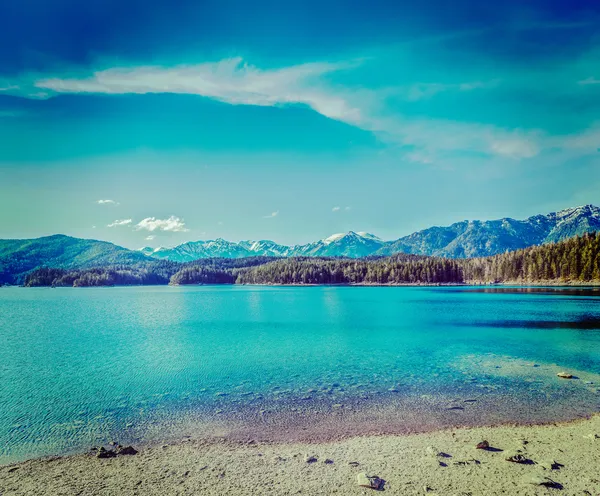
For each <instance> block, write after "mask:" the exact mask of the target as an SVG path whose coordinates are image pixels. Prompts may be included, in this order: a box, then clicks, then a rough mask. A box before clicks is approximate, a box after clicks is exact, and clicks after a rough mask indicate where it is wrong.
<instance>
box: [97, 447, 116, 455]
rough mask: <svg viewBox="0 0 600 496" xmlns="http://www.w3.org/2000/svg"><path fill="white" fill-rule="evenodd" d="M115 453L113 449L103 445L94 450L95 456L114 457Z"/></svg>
mask: <svg viewBox="0 0 600 496" xmlns="http://www.w3.org/2000/svg"><path fill="white" fill-rule="evenodd" d="M115 456H117V454H116V453H115V452H114V451H113V450H107V449H105V448H104V446H100V447H99V448H98V449H97V450H96V458H114V457H115Z"/></svg>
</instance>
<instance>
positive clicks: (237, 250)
mask: <svg viewBox="0 0 600 496" xmlns="http://www.w3.org/2000/svg"><path fill="white" fill-rule="evenodd" d="M591 231H600V208H598V207H596V206H594V205H581V206H579V207H571V208H565V209H563V210H560V211H558V212H553V213H549V214H545V215H544V214H538V215H534V216H532V217H529V218H528V219H525V220H515V219H511V218H510V217H504V218H502V219H498V220H488V221H481V220H465V221H461V222H456V223H454V224H452V225H450V226H447V227H431V228H429V229H425V230H423V231H418V232H415V233H412V234H410V235H409V236H404V237H402V238H400V239H397V240H395V241H387V242H386V241H383V240H382V239H381V238H379V237H377V236H375V235H374V234H371V233H368V232H364V231H348V232H345V233H336V234H332V235H331V236H328V237H326V238H324V239H321V240H318V241H315V242H312V243H307V244H303V245H294V246H288V245H280V244H278V243H276V242H274V241H271V240H264V239H263V240H259V241H256V240H248V241H240V242H239V243H235V242H232V241H227V240H225V239H223V238H217V239H215V240H209V241H192V242H188V243H184V244H182V245H179V246H176V247H174V248H160V249H155V250H154V251H152V252H151V251H149V249H147V248H144V249H143V250H141V251H142V253H144V254H146V255H149V256H153V257H155V258H164V259H168V260H173V261H179V262H186V261H191V260H196V259H199V258H209V257H226V258H242V257H249V256H273V257H292V256H305V257H349V258H358V257H364V256H368V255H390V254H393V253H398V252H403V253H414V254H419V255H437V256H445V257H475V256H488V255H495V254H497V253H504V252H506V251H511V250H517V249H519V248H525V247H528V246H532V245H539V244H543V243H551V242H556V241H560V240H562V239H565V238H568V237H572V236H576V235H578V234H584V233H586V232H591Z"/></svg>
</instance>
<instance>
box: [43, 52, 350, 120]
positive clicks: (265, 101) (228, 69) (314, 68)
mask: <svg viewBox="0 0 600 496" xmlns="http://www.w3.org/2000/svg"><path fill="white" fill-rule="evenodd" d="M352 65H353V64H352V63H335V64H334V63H326V62H324V63H308V64H301V65H296V66H290V67H284V68H281V69H270V70H260V69H258V68H256V67H254V66H251V65H248V64H246V63H244V62H243V60H242V59H241V58H240V57H236V58H232V59H225V60H221V61H220V62H207V63H203V64H196V65H180V66H175V67H160V66H143V67H132V68H113V69H107V70H104V71H98V72H95V73H94V74H93V75H92V76H91V77H89V78H85V79H61V78H47V79H40V80H38V81H36V82H35V83H34V85H35V86H36V87H37V88H41V89H45V90H51V91H54V92H56V93H108V94H123V93H138V94H145V93H182V94H192V95H200V96H205V97H209V98H214V99H216V100H220V101H222V102H226V103H230V104H233V105H259V106H275V105H285V104H291V103H292V104H293V103H296V104H298V103H299V104H305V105H308V106H309V107H311V108H312V109H314V110H315V111H317V112H319V113H320V114H323V115H325V116H327V117H330V118H332V119H337V120H342V121H344V122H355V121H358V120H359V119H360V116H359V113H360V112H359V110H358V109H357V108H353V107H351V106H350V105H349V104H348V102H347V101H346V100H345V99H344V98H341V97H338V96H336V95H334V94H331V93H328V92H325V91H324V90H323V89H321V88H319V85H314V84H310V82H311V80H314V79H315V78H318V77H319V76H322V75H324V74H327V73H330V72H333V71H338V70H340V69H343V68H348V67H351V66H352Z"/></svg>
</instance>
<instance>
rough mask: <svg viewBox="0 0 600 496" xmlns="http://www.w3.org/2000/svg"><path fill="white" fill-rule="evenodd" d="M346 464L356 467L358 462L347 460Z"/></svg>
mask: <svg viewBox="0 0 600 496" xmlns="http://www.w3.org/2000/svg"><path fill="white" fill-rule="evenodd" d="M348 465H350V466H351V467H358V466H359V465H360V463H358V462H348Z"/></svg>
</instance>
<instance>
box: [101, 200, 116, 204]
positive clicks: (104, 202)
mask: <svg viewBox="0 0 600 496" xmlns="http://www.w3.org/2000/svg"><path fill="white" fill-rule="evenodd" d="M96 203H97V204H98V205H118V204H119V202H116V201H115V200H98V201H97V202H96Z"/></svg>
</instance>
